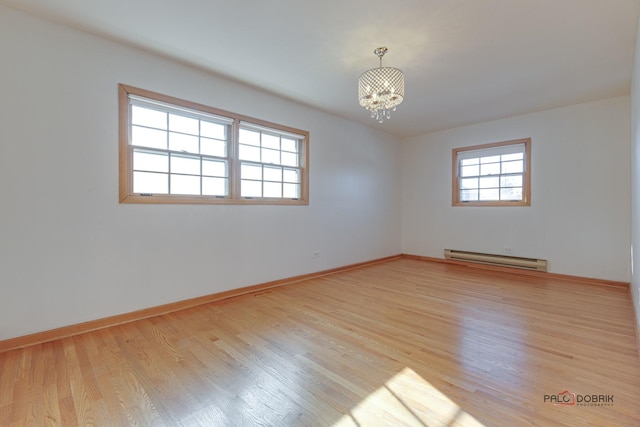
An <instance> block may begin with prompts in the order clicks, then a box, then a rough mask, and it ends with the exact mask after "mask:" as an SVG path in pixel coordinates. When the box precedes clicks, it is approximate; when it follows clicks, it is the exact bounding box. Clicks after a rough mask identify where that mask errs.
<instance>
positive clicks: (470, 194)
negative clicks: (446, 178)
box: [460, 190, 478, 202]
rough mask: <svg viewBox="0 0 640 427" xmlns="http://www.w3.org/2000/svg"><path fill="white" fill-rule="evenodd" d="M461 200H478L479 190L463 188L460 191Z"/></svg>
mask: <svg viewBox="0 0 640 427" xmlns="http://www.w3.org/2000/svg"><path fill="white" fill-rule="evenodd" d="M460 200H461V201H463V202H470V201H473V200H478V190H462V191H460Z"/></svg>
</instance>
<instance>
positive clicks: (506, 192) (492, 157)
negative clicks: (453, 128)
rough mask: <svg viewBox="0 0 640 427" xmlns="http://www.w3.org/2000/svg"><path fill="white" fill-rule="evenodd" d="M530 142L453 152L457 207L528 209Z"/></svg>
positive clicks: (469, 148)
mask: <svg viewBox="0 0 640 427" xmlns="http://www.w3.org/2000/svg"><path fill="white" fill-rule="evenodd" d="M530 204H531V138H527V139H519V140H514V141H505V142H497V143H493V144H485V145H477V146H473V147H465V148H455V149H454V150H453V205H454V206H529V205H530Z"/></svg>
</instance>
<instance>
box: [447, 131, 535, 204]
mask: <svg viewBox="0 0 640 427" xmlns="http://www.w3.org/2000/svg"><path fill="white" fill-rule="evenodd" d="M518 144H524V161H523V166H524V171H523V172H522V200H470V201H461V200H460V177H459V171H460V164H459V163H460V162H459V160H458V154H459V153H463V152H468V151H477V150H485V149H490V148H496V147H507V146H511V145H518ZM451 170H452V185H451V188H452V206H531V138H523V139H514V140H509V141H502V142H492V143H489V144H481V145H474V146H469V147H461V148H454V149H453V150H452V168H451ZM500 175H502V174H498V175H497V176H500ZM490 176H496V175H490Z"/></svg>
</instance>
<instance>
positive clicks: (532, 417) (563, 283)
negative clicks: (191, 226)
mask: <svg viewBox="0 0 640 427" xmlns="http://www.w3.org/2000/svg"><path fill="white" fill-rule="evenodd" d="M633 322H634V319H633V312H632V306H631V301H630V297H629V293H628V290H627V289H624V288H621V287H614V286H602V285H594V284H588V283H580V282H577V281H568V280H557V279H548V278H538V277H528V276H521V275H516V274H511V273H501V272H491V271H486V270H480V269H474V268H468V267H462V266H452V265H445V264H438V263H430V262H424V261H417V260H408V259H398V260H393V261H389V262H385V263H381V264H377V265H373V266H369V267H365V268H359V269H354V270H350V271H347V272H342V273H338V274H334V275H330V276H326V277H322V278H317V279H312V280H308V281H304V282H300V283H297V284H293V285H289V286H285V287H281V288H278V289H273V290H269V291H265V292H262V293H259V294H257V295H248V296H243V297H238V298H234V299H230V300H226V301H222V302H218V303H213V304H208V305H204V306H200V307H196V308H192V309H188V310H183V311H181V312H176V313H173V314H168V315H163V316H159V317H154V318H151V319H147V320H143V321H137V322H133V323H129V324H125V325H121V326H117V327H112V328H108V329H103V330H100V331H96V332H92V333H87V334H84V335H80V336H76V337H72V338H67V339H63V340H59V341H54V342H50V343H46V344H41V345H36V346H32V347H28V348H25V349H21V350H13V351H9V352H5V353H1V354H0V426H10V427H14V426H15V427H18V426H20V427H23V426H31V425H33V426H42V425H47V426H65V427H66V426H86V425H97V426H129V425H132V426H314V427H315V426H334V425H335V426H404V425H407V426H430V427H431V426H501V427H502V426H529V425H532V426H533V425H535V426H640V360H639V357H638V347H637V343H636V338H635V335H634V334H635V331H634V323H633ZM564 391H569V392H571V393H575V394H576V397H575V399H576V400H581V402H580V404H576V405H554V404H553V403H551V402H545V395H548V396H552V395H553V396H557V395H558V394H559V393H561V392H564ZM592 395H602V396H604V397H603V398H604V399H605V400H606V399H609V398H611V399H613V401H612V402H600V403H598V404H597V405H594V404H593V403H591V402H588V403H587V402H586V400H587V399H589V400H593V398H592V397H591V396H592ZM563 396H572V395H571V394H569V393H567V394H565V395H563ZM586 396H589V397H588V398H587V397H586ZM607 396H610V397H607ZM603 398H598V399H603ZM548 399H550V397H548Z"/></svg>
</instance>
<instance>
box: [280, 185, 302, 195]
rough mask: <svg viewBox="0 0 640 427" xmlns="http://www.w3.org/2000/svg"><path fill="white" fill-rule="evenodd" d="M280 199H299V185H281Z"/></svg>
mask: <svg viewBox="0 0 640 427" xmlns="http://www.w3.org/2000/svg"><path fill="white" fill-rule="evenodd" d="M282 187H283V188H282V197H286V198H287V199H297V198H299V197H300V185H299V184H286V183H285V184H283V186H282Z"/></svg>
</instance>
